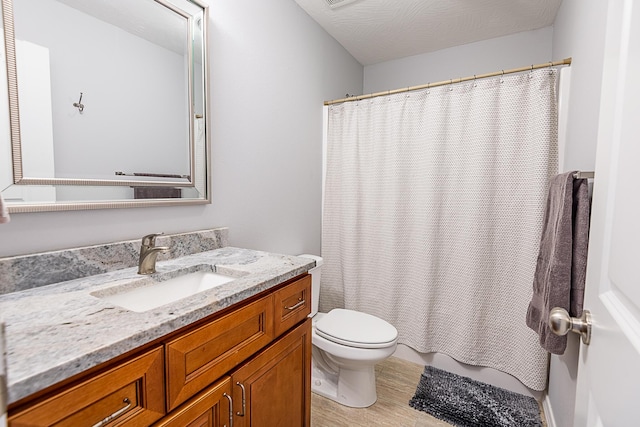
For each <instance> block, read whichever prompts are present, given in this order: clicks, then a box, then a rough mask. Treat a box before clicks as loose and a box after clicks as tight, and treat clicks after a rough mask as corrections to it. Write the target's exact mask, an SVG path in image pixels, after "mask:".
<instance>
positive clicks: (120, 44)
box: [0, 0, 210, 212]
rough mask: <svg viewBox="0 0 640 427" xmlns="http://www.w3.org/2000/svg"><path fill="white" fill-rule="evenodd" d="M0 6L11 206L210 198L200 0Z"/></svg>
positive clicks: (3, 161) (0, 117) (3, 156)
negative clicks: (6, 84)
mask: <svg viewBox="0 0 640 427" xmlns="http://www.w3.org/2000/svg"><path fill="white" fill-rule="evenodd" d="M2 6H3V26H4V34H5V36H6V37H5V40H4V43H5V51H6V55H4V54H3V57H2V58H0V60H1V61H2V62H3V65H4V64H5V63H6V67H5V66H3V67H2V68H3V71H4V70H7V71H6V73H7V74H6V75H5V76H3V77H5V79H6V81H8V82H9V86H8V87H9V90H8V92H6V93H2V92H0V103H2V107H0V121H4V122H3V125H2V126H1V127H0V129H2V131H3V132H4V133H6V134H7V135H6V138H5V137H4V136H3V138H2V140H0V144H1V145H2V147H0V166H1V167H2V172H1V173H0V189H3V191H2V196H3V198H4V200H5V202H6V203H7V205H8V206H9V212H34V211H53V210H75V209H99V208H116V207H140V206H157V205H174V204H197V203H210V196H209V191H208V186H209V185H208V172H207V170H208V156H209V149H208V129H207V126H206V124H207V112H208V105H207V104H208V96H207V82H206V76H207V55H206V25H207V22H208V17H207V7H206V6H205V5H202V4H200V3H199V2H198V1H197V0H91V1H87V0H2ZM5 90H6V86H5ZM18 106H19V107H18ZM2 108H4V110H3V109H2ZM18 108H19V109H18ZM5 130H6V131H5ZM4 141H7V142H6V143H5V142H4Z"/></svg>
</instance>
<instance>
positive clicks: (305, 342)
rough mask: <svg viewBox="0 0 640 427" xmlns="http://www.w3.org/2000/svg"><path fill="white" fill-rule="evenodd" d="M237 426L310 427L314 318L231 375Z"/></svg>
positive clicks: (235, 426)
mask: <svg viewBox="0 0 640 427" xmlns="http://www.w3.org/2000/svg"><path fill="white" fill-rule="evenodd" d="M231 382H232V383H233V407H234V427H249V426H278V427H302V426H307V427H308V426H310V424H311V410H310V408H311V319H307V320H306V321H305V322H303V323H301V324H300V325H299V326H297V327H296V328H295V329H293V330H292V331H290V332H288V333H287V334H286V335H285V336H284V337H282V338H281V339H279V340H277V341H276V342H274V343H273V344H271V345H270V346H269V347H267V348H266V349H265V350H263V351H262V352H260V353H259V354H258V355H257V356H256V357H254V358H253V359H251V360H250V361H248V362H246V363H245V364H244V365H243V366H242V367H241V368H239V369H238V370H236V371H234V372H233V373H232V374H231Z"/></svg>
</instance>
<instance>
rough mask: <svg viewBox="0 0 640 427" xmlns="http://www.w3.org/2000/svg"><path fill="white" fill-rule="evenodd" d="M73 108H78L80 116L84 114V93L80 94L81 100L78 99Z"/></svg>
mask: <svg viewBox="0 0 640 427" xmlns="http://www.w3.org/2000/svg"><path fill="white" fill-rule="evenodd" d="M73 106H74V107H76V108H77V109H78V111H80V114H82V112H83V111H84V104H83V103H82V92H80V99H78V102H74V103H73Z"/></svg>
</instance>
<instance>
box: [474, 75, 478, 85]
mask: <svg viewBox="0 0 640 427" xmlns="http://www.w3.org/2000/svg"><path fill="white" fill-rule="evenodd" d="M473 87H478V82H477V81H476V75H475V74H474V75H473Z"/></svg>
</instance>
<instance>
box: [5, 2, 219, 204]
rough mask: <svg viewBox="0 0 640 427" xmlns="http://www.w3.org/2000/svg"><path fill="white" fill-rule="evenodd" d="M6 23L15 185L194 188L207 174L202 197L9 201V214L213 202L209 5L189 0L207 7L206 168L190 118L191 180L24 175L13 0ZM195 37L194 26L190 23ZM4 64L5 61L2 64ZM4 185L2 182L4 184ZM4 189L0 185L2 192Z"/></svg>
mask: <svg viewBox="0 0 640 427" xmlns="http://www.w3.org/2000/svg"><path fill="white" fill-rule="evenodd" d="M0 1H1V4H0V6H1V8H2V10H1V12H2V22H3V29H4V39H5V43H4V45H5V46H4V48H5V54H6V55H5V58H6V70H7V85H8V101H9V127H10V136H11V137H10V138H11V141H10V144H11V154H12V167H13V184H14V185H34V186H42V185H73V186H76V185H78V186H135V187H166V186H170V187H193V186H194V185H195V184H194V180H195V176H197V174H204V176H205V180H204V181H205V188H206V189H205V195H204V196H203V197H199V198H184V199H182V198H175V199H168V198H167V199H131V200H129V199H119V200H90V201H74V202H67V203H56V202H53V203H39V202H35V203H20V204H18V203H14V204H12V203H6V205H7V207H8V210H9V213H25V212H52V211H70V210H93V209H113V208H139V207H153V206H184V205H199V204H209V203H211V191H210V187H211V178H210V173H209V170H210V166H209V165H210V164H211V142H210V117H209V116H210V113H209V112H210V104H209V81H208V76H209V58H208V48H207V46H208V43H207V40H208V28H207V24H208V22H209V16H208V12H209V8H208V6H207V5H205V4H202V3H201V2H200V1H198V0H188V1H189V2H191V3H193V4H195V5H197V6H199V7H201V8H202V10H203V18H202V20H203V21H204V22H203V25H202V52H203V58H202V60H203V64H202V66H203V91H204V94H203V101H204V112H205V114H204V116H205V117H204V119H205V151H206V156H205V159H206V160H205V170H204V171H199V170H195V153H194V129H193V128H194V123H193V120H189V146H190V165H191V171H192V173H191V174H190V180H189V182H183V183H180V182H176V181H161V180H145V181H138V180H115V179H114V180H100V179H63V178H28V177H23V167H22V149H21V139H20V112H19V100H18V80H17V66H16V48H15V32H14V20H13V0H0ZM155 1H156V2H157V3H159V4H160V5H162V6H165V7H167V8H169V9H171V10H173V11H174V12H176V13H178V14H180V15H182V16H183V17H185V18H186V19H187V20H191V19H192V18H191V17H190V15H188V14H186V13H184V12H182V11H180V10H179V9H177V8H176V7H175V6H173V5H172V4H169V3H167V2H165V1H164V0H155ZM188 28H189V31H188V32H189V34H188V37H191V36H192V34H191V25H188ZM0 65H1V64H0ZM192 70H193V60H192V52H191V49H189V104H190V105H189V110H190V117H195V116H194V114H193V102H192V97H193V77H192V76H193V72H192ZM0 184H1V183H0ZM3 190H4V188H1V187H0V191H3Z"/></svg>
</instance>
